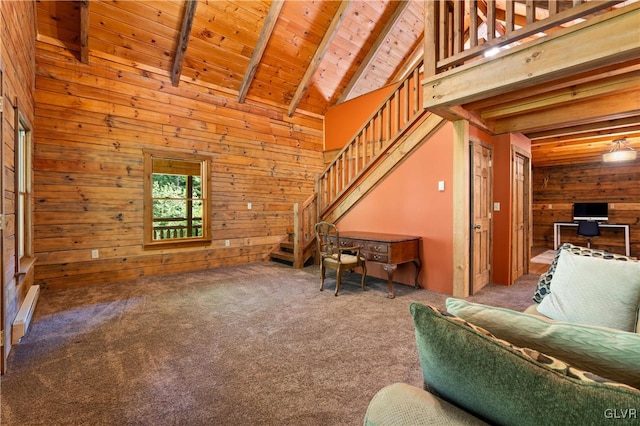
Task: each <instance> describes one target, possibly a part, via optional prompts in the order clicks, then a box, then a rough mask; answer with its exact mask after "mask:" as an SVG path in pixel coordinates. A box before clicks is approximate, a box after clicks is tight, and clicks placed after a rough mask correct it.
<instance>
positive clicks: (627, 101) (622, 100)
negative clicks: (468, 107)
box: [490, 92, 640, 134]
mask: <svg viewBox="0 0 640 426" xmlns="http://www.w3.org/2000/svg"><path fill="white" fill-rule="evenodd" d="M626 117H636V119H637V120H638V121H640V103H638V93H637V92H625V93H614V94H612V95H609V96H601V97H597V98H595V99H588V100H585V101H582V102H571V103H568V104H562V105H560V106H559V107H558V108H553V109H547V110H540V111H535V112H532V113H529V114H525V115H517V116H513V117H508V118H505V119H501V120H496V121H495V124H493V125H490V127H491V128H492V129H493V132H494V133H497V134H499V133H509V132H522V133H528V132H539V131H543V130H553V129H558V128H563V127H568V126H577V125H581V124H588V123H591V122H596V121H607V120H613V119H618V118H626Z"/></svg>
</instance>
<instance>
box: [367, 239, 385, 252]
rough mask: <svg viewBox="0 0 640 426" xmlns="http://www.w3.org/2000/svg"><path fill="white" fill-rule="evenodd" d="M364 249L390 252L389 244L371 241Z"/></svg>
mask: <svg viewBox="0 0 640 426" xmlns="http://www.w3.org/2000/svg"><path fill="white" fill-rule="evenodd" d="M364 249H365V250H366V251H368V252H371V253H385V254H386V253H389V245H388V244H385V243H378V242H374V243H369V244H367V245H366V246H365V248H364Z"/></svg>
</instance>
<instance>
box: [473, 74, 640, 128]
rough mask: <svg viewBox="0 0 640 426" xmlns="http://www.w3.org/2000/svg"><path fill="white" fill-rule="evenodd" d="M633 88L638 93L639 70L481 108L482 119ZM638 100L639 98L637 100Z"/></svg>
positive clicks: (639, 83)
mask: <svg viewBox="0 0 640 426" xmlns="http://www.w3.org/2000/svg"><path fill="white" fill-rule="evenodd" d="M632 90H635V91H636V92H637V93H640V71H636V72H632V73H628V74H624V75H619V76H615V77H609V78H607V79H602V80H599V81H594V82H590V83H585V84H580V85H575V86H570V87H565V88H563V89H560V90H556V91H553V92H549V93H545V94H541V95H537V96H533V97H531V98H526V99H522V100H520V101H512V102H508V103H505V104H500V105H497V106H495V107H490V108H487V109H484V110H482V112H481V114H480V116H481V117H482V118H483V119H484V120H490V119H499V118H503V117H506V116H510V115H517V114H526V113H530V112H534V111H538V110H541V109H546V108H550V107H553V106H555V105H558V104H562V103H567V102H576V101H581V100H584V99H588V98H593V97H596V96H603V95H608V94H610V93H613V92H618V93H620V92H628V91H632ZM639 102H640V100H639Z"/></svg>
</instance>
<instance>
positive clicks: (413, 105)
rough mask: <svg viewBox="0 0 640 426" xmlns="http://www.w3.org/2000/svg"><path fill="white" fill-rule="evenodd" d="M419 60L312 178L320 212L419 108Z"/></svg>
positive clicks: (401, 131)
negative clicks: (342, 146)
mask: <svg viewBox="0 0 640 426" xmlns="http://www.w3.org/2000/svg"><path fill="white" fill-rule="evenodd" d="M422 63H423V62H422V61H420V62H419V63H418V64H417V65H416V66H415V67H414V69H413V71H412V72H410V73H409V74H408V75H407V77H406V78H405V79H404V80H402V81H400V82H399V83H398V85H397V86H396V88H395V90H394V91H393V92H392V93H391V94H389V96H387V98H386V99H385V100H384V101H383V102H382V104H381V106H380V108H379V109H378V110H377V111H375V112H374V113H373V114H372V115H371V116H370V117H369V119H368V120H367V121H366V122H365V123H364V124H363V125H362V127H360V128H359V129H358V131H357V132H356V133H355V135H354V136H353V138H352V139H351V140H350V141H349V142H348V143H347V144H346V145H345V147H344V148H343V149H342V150H341V151H340V152H339V153H338V154H337V156H336V157H335V159H334V160H333V161H332V162H331V163H330V164H329V165H328V166H327V168H326V169H325V170H324V171H323V172H322V174H321V175H320V176H319V177H318V178H317V180H316V192H317V194H318V213H319V216H320V217H322V216H324V215H325V214H326V213H327V212H328V211H329V210H330V209H331V208H332V206H334V205H335V204H336V203H337V202H338V201H339V200H340V199H341V197H342V196H343V195H345V193H346V192H347V190H348V189H349V187H350V185H352V184H353V183H354V182H355V181H357V180H358V179H359V178H360V177H361V176H363V175H364V174H365V173H366V172H367V171H368V170H369V169H370V168H371V166H372V165H373V164H374V163H375V162H376V160H377V159H378V158H380V156H381V155H382V154H383V153H384V152H385V151H386V149H387V148H388V147H390V146H391V145H392V144H393V142H394V141H395V140H397V139H398V138H399V137H400V136H402V135H403V134H404V133H405V132H406V131H407V129H409V128H410V127H411V125H412V124H413V123H415V121H416V120H417V119H418V117H419V116H421V115H424V114H426V111H425V110H424V109H423V108H422V92H423V90H422V86H421V84H420V79H421V73H420V68H421V67H422Z"/></svg>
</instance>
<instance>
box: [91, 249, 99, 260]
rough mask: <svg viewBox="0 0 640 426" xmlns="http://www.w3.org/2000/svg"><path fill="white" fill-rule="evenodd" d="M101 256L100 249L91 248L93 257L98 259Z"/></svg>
mask: <svg viewBox="0 0 640 426" xmlns="http://www.w3.org/2000/svg"><path fill="white" fill-rule="evenodd" d="M99 257H100V252H99V251H98V250H91V258H92V259H97V258H99Z"/></svg>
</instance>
